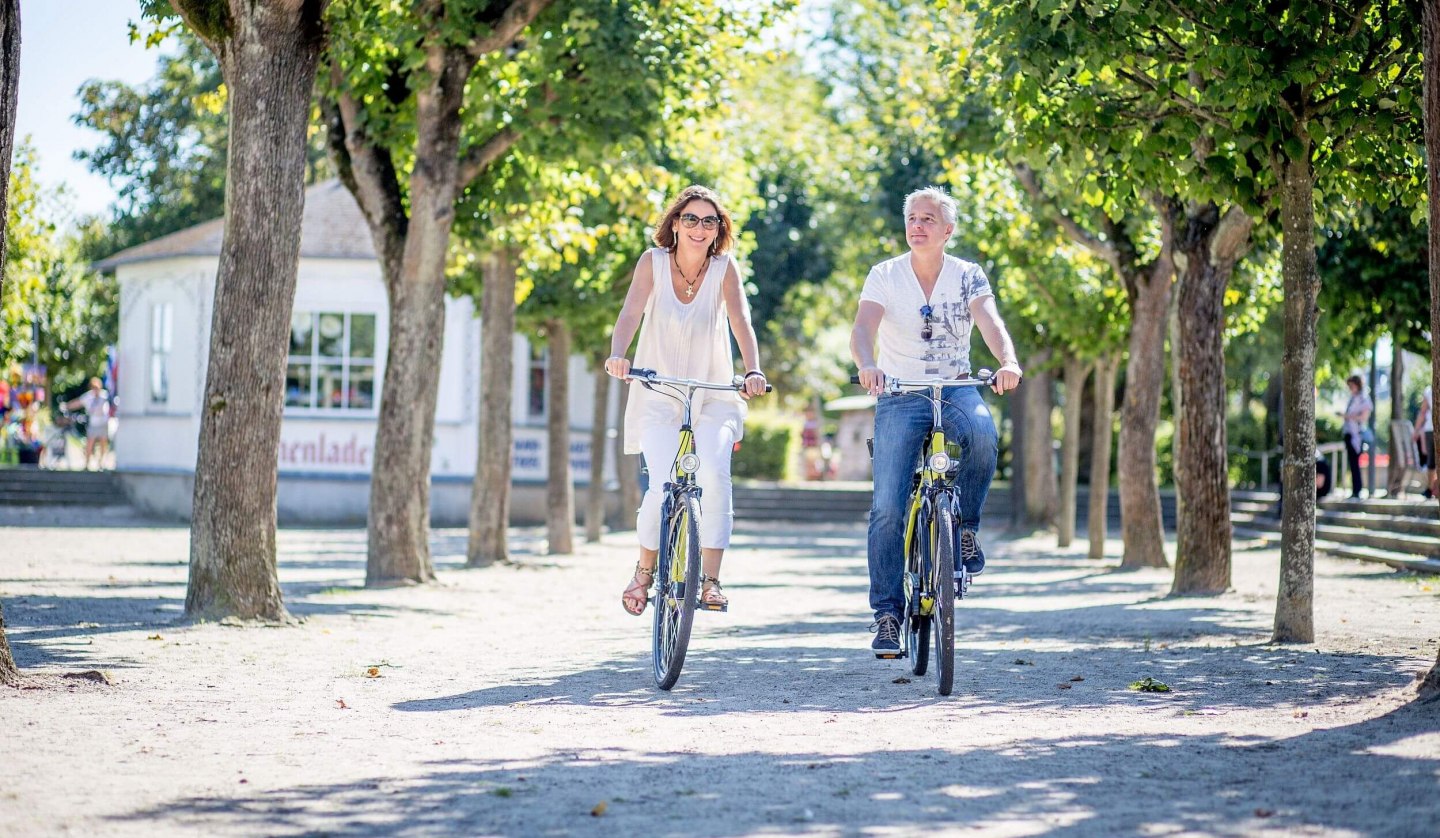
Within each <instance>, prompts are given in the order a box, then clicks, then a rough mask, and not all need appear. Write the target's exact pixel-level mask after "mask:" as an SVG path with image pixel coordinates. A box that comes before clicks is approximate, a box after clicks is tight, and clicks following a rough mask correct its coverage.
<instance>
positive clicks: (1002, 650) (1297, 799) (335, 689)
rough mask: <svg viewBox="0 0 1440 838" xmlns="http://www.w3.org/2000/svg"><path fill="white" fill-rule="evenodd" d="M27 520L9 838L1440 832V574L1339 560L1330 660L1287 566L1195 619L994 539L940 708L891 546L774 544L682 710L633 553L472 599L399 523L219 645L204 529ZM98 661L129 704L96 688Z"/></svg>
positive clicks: (735, 582) (1321, 605) (289, 573)
mask: <svg viewBox="0 0 1440 838" xmlns="http://www.w3.org/2000/svg"><path fill="white" fill-rule="evenodd" d="M6 516H8V517H6V518H4V519H3V520H0V523H6V524H9V525H10V526H8V527H7V528H6V529H7V534H6V539H7V542H8V543H9V544H11V545H20V549H18V550H17V549H10V550H8V551H6V552H5V553H4V555H3V556H0V597H3V602H4V605H5V609H6V616H7V619H8V620H9V622H10V623H11V641H12V645H13V646H14V647H15V653H16V657H17V660H18V662H19V663H20V665H21V667H22V668H23V669H25V670H26V672H27V675H28V680H27V685H26V688H25V689H19V690H0V719H3V721H0V730H3V740H0V766H3V775H0V835H16V836H33V835H66V834H90V835H107V836H109V835H147V836H148V835H156V834H189V835H285V836H288V835H381V834H399V835H422V834H423V835H516V836H521V835H572V834H574V835H611V834H613V835H630V834H647V835H685V836H695V835H725V836H730V835H757V834H781V835H918V834H921V833H939V834H950V833H956V834H967V835H968V834H985V835H1116V834H1144V835H1242V834H1243V835H1268V834H1275V835H1281V834H1284V835H1294V834H1306V835H1310V834H1315V835H1344V836H1349V835H1384V836H1407V835H1416V836H1420V835H1425V836H1433V835H1435V834H1437V830H1440V826H1437V821H1440V702H1437V703H1432V704H1428V705H1417V704H1414V703H1412V698H1413V683H1414V681H1415V678H1416V677H1417V675H1418V674H1419V673H1422V672H1423V671H1424V670H1425V669H1427V668H1428V667H1429V665H1430V663H1431V662H1433V661H1434V659H1435V648H1436V645H1435V644H1436V630H1437V626H1440V619H1437V618H1440V580H1437V579H1434V578H1430V579H1425V578H1419V577H1415V576H1406V575H1400V574H1395V573H1392V572H1391V571H1389V570H1387V569H1383V568H1378V567H1371V566H1367V565H1362V564H1356V563H1346V562H1340V561H1334V560H1327V559H1321V560H1319V561H1318V563H1317V579H1316V591H1317V603H1318V607H1317V615H1316V624H1317V630H1318V634H1319V637H1320V640H1319V642H1318V643H1317V644H1315V645H1314V646H1274V645H1269V644H1268V643H1267V639H1268V636H1269V629H1270V624H1271V620H1272V616H1273V612H1274V596H1275V582H1276V578H1277V576H1278V561H1279V557H1278V553H1277V552H1276V551H1273V550H1272V551H1256V552H1245V553H1239V554H1237V556H1236V562H1235V589H1234V590H1233V591H1232V592H1230V593H1228V594H1226V595H1224V596H1220V597H1213V598H1189V599H1168V598H1166V597H1165V593H1166V592H1167V590H1168V588H1169V581H1170V580H1169V573H1168V572H1166V571H1142V572H1135V573H1117V572H1114V571H1113V567H1114V564H1115V562H1114V561H1110V562H1105V563H1097V562H1091V561H1088V560H1086V559H1085V558H1084V555H1083V544H1082V545H1079V546H1077V548H1076V549H1074V550H1056V549H1055V548H1054V539H1053V537H1032V538H1024V539H1008V540H1002V539H999V538H998V537H996V536H992V537H991V542H990V544H989V545H988V551H989V552H990V554H991V569H990V570H989V571H987V573H986V574H985V576H983V577H982V578H981V579H980V580H978V581H977V582H976V585H975V589H974V594H975V597H974V598H973V599H972V600H968V601H967V602H966V603H965V605H964V607H963V609H962V611H961V613H960V616H959V620H958V623H957V632H961V633H963V634H962V639H961V640H960V649H959V653H958V655H957V657H958V660H957V672H956V683H955V694H954V695H953V696H951V697H949V698H940V697H939V696H937V695H936V694H935V690H934V681H933V678H930V677H926V678H914V679H913V680H910V681H908V682H907V681H906V680H905V677H906V676H908V674H909V673H908V672H907V671H906V669H905V666H904V664H903V663H899V662H882V661H877V660H875V659H874V658H873V656H872V655H871V654H870V652H869V651H868V643H869V640H870V635H869V634H868V633H867V632H866V631H865V627H866V625H867V624H868V622H869V619H868V614H867V611H868V609H867V607H866V593H865V591H866V582H865V580H866V577H865V571H864V532H863V530H862V529H861V528H859V527H824V526H811V525H785V526H781V527H775V528H769V529H767V528H764V527H761V526H758V525H755V524H749V525H743V524H742V526H741V528H740V530H739V532H738V534H737V538H736V546H735V549H733V550H732V552H731V554H730V555H729V557H728V558H727V562H726V568H725V573H724V577H725V579H726V582H727V586H726V590H727V592H728V593H729V594H730V596H731V601H732V608H731V612H730V613H729V614H704V613H702V614H700V615H698V616H697V625H696V631H695V637H694V640H693V641H692V645H691V655H690V659H689V660H688V661H687V664H686V668H685V673H684V675H683V676H682V678H681V680H680V683H679V685H678V686H677V687H676V689H675V690H674V691H673V692H670V693H662V692H658V691H656V690H655V689H654V688H653V686H652V685H651V681H650V674H649V658H648V648H649V627H650V622H649V619H648V613H647V618H646V619H634V618H631V617H629V616H627V615H625V614H624V613H623V612H622V611H621V609H620V607H619V593H620V589H621V588H622V587H623V585H624V582H625V577H626V573H627V568H628V567H629V566H630V565H631V564H632V563H633V556H632V548H631V544H632V539H633V535H631V534H626V533H619V534H615V535H611V536H607V537H606V539H605V541H604V542H603V543H602V544H599V545H584V546H582V547H581V548H580V550H579V552H578V553H577V554H576V555H574V556H565V557H550V556H545V555H544V554H543V546H544V545H543V540H542V534H541V533H539V532H536V531H517V532H516V533H515V545H516V562H515V564H514V565H513V566H506V567H496V568H491V569H486V570H466V569H464V568H463V561H464V548H465V541H464V538H465V534H464V532H463V531H450V530H442V531H438V532H436V534H435V538H434V553H435V556H436V561H437V565H438V567H439V570H440V580H441V583H440V584H438V585H434V586H427V587H424V588H411V589H398V590H397V589H392V590H366V589H364V588H363V587H362V584H363V579H364V555H365V552H364V537H365V536H364V532H363V531H359V530H343V531H342V530H284V531H282V532H281V534H280V549H281V554H282V555H281V581H282V582H283V584H284V588H285V596H286V602H287V604H288V605H289V607H290V609H291V611H292V612H293V613H294V614H295V615H296V616H297V617H300V618H303V623H302V624H300V625H298V626H295V627H288V628H261V627H232V626H222V625H213V624H212V625H198V626H187V625H183V624H179V623H177V622H176V619H177V617H178V616H179V614H180V611H181V607H182V605H183V601H184V593H185V591H184V584H185V574H186V568H185V564H184V562H185V558H186V556H187V537H188V536H187V531H186V530H185V529H183V528H179V527H175V526H151V525H146V524H145V523H144V522H139V521H135V520H132V519H129V518H127V517H126V516H125V515H124V514H123V513H111V514H108V515H101V516H98V518H96V519H95V520H96V521H98V522H100V523H103V524H104V526H102V527H95V528H90V529H76V528H68V527H65V526H62V525H64V524H66V523H69V522H70V521H69V520H68V519H66V518H65V516H64V515H61V514H58V513H45V514H39V513H34V514H30V513H23V512H14V511H12V512H9V513H6ZM1112 548H1113V550H1112V553H1113V554H1115V555H1118V551H1119V545H1118V543H1117V544H1114V545H1112ZM89 670H101V671H103V672H105V673H107V674H108V676H109V679H110V681H111V682H112V683H109V684H106V683H101V682H97V681H92V680H85V679H75V678H67V677H64V676H65V675H66V674H72V675H73V674H75V673H79V672H85V671H89ZM1146 677H1151V678H1155V679H1159V680H1161V681H1163V682H1166V683H1167V684H1169V685H1170V686H1171V687H1172V692H1170V693H1165V694H1156V693H1143V692H1137V691H1133V690H1131V689H1129V688H1128V687H1129V685H1130V684H1131V683H1132V682H1135V681H1138V680H1140V679H1142V678H1146Z"/></svg>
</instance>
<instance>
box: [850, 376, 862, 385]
mask: <svg viewBox="0 0 1440 838" xmlns="http://www.w3.org/2000/svg"><path fill="white" fill-rule="evenodd" d="M850 383H851V384H859V383H860V376H858V375H852V376H850Z"/></svg>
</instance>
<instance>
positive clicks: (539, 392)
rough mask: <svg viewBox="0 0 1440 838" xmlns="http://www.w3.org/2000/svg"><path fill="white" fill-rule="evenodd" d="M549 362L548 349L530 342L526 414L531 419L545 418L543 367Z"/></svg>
mask: <svg viewBox="0 0 1440 838" xmlns="http://www.w3.org/2000/svg"><path fill="white" fill-rule="evenodd" d="M549 363H550V350H549V349H547V348H546V347H544V346H536V345H535V344H534V343H531V344H530V375H529V378H528V382H527V388H526V389H527V393H526V395H527V398H526V399H525V403H526V415H527V416H529V418H531V419H544V418H545V368H546V366H547V365H548V364H549Z"/></svg>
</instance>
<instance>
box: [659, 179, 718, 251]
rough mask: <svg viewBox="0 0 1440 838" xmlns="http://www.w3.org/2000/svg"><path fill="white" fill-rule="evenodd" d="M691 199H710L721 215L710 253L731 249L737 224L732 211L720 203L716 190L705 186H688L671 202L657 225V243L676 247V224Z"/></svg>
mask: <svg viewBox="0 0 1440 838" xmlns="http://www.w3.org/2000/svg"><path fill="white" fill-rule="evenodd" d="M691 201H709V202H710V203H711V204H713V205H714V207H715V214H716V215H718V216H720V227H719V228H718V229H716V231H715V241H713V242H711V243H710V255H711V256H719V255H720V254H722V253H725V252H727V251H729V250H730V248H731V246H732V245H734V244H735V234H734V232H733V230H734V229H735V224H734V222H732V221H731V220H730V212H729V210H727V209H725V205H724V204H722V203H720V196H719V195H716V194H715V190H713V189H709V188H707V187H704V186H687V187H685V189H684V190H683V191H682V192H681V193H680V194H679V195H678V196H677V197H676V198H675V200H674V201H672V202H671V204H670V208H669V209H667V210H665V217H664V218H662V219H660V223H659V224H658V225H656V227H655V243H656V244H658V245H660V246H661V247H663V248H665V249H666V250H674V249H675V225H676V224H678V223H679V221H680V213H681V211H682V210H684V209H685V205H686V204H688V203H690V202H691Z"/></svg>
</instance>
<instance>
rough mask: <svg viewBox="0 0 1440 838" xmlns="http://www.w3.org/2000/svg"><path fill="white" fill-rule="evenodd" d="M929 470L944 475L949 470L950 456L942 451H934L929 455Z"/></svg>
mask: <svg viewBox="0 0 1440 838" xmlns="http://www.w3.org/2000/svg"><path fill="white" fill-rule="evenodd" d="M930 470H931V471H933V472H936V473H938V474H944V473H945V472H947V471H949V470H950V455H949V454H946V453H945V452H944V451H936V452H935V453H934V454H931V455H930Z"/></svg>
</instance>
